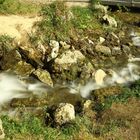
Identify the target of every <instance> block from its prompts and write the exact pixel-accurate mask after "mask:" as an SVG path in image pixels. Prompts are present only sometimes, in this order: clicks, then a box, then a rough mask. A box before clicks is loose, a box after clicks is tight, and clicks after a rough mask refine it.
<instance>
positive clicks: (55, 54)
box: [49, 40, 60, 59]
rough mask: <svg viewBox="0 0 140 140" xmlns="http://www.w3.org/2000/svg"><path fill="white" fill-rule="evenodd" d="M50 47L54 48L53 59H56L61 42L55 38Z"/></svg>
mask: <svg viewBox="0 0 140 140" xmlns="http://www.w3.org/2000/svg"><path fill="white" fill-rule="evenodd" d="M49 45H50V47H51V48H52V51H51V59H54V58H56V57H57V56H58V52H59V47H60V46H59V42H58V41H55V40H50V44H49Z"/></svg>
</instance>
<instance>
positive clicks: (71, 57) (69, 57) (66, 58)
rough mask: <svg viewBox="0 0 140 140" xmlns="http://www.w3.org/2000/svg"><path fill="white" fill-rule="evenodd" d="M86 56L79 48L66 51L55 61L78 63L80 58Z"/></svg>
mask: <svg viewBox="0 0 140 140" xmlns="http://www.w3.org/2000/svg"><path fill="white" fill-rule="evenodd" d="M84 59H85V56H84V55H83V54H82V53H81V52H80V51H78V50H74V51H70V50H68V51H66V52H64V53H63V54H62V55H61V56H60V57H59V58H56V60H55V63H57V64H59V65H63V64H73V63H77V61H79V60H84Z"/></svg>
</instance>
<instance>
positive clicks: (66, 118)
mask: <svg viewBox="0 0 140 140" xmlns="http://www.w3.org/2000/svg"><path fill="white" fill-rule="evenodd" d="M74 119H75V110H74V106H73V105H72V104H69V103H60V104H59V106H58V108H57V109H56V110H55V113H54V120H55V122H56V123H57V124H58V125H62V124H65V123H69V122H71V121H73V120H74Z"/></svg>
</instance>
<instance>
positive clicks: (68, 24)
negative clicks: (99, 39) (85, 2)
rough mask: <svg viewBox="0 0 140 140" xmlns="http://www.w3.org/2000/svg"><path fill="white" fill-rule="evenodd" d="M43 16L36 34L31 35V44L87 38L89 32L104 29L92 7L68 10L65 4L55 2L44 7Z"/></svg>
mask: <svg viewBox="0 0 140 140" xmlns="http://www.w3.org/2000/svg"><path fill="white" fill-rule="evenodd" d="M41 14H42V16H43V19H42V21H41V22H38V24H37V31H36V33H35V34H32V35H31V38H30V39H31V42H36V41H38V40H41V41H42V42H43V43H46V42H47V43H48V42H49V41H50V40H52V39H54V40H57V41H60V40H62V41H70V38H77V37H78V36H80V37H82V36H83V37H85V36H86V34H87V32H88V31H91V30H95V29H99V30H100V29H102V26H101V23H100V22H99V21H98V20H97V18H96V13H95V14H94V13H93V11H92V9H90V7H85V8H82V7H74V8H71V9H68V8H67V7H66V6H65V4H64V3H63V2H54V3H52V4H50V5H45V6H43V8H42V10H41Z"/></svg>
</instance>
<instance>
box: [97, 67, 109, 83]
mask: <svg viewBox="0 0 140 140" xmlns="http://www.w3.org/2000/svg"><path fill="white" fill-rule="evenodd" d="M106 75H107V74H106V73H105V72H104V71H103V70H102V69H98V70H97V71H96V72H95V81H96V84H98V85H102V84H103V83H104V78H105V77H106Z"/></svg>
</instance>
